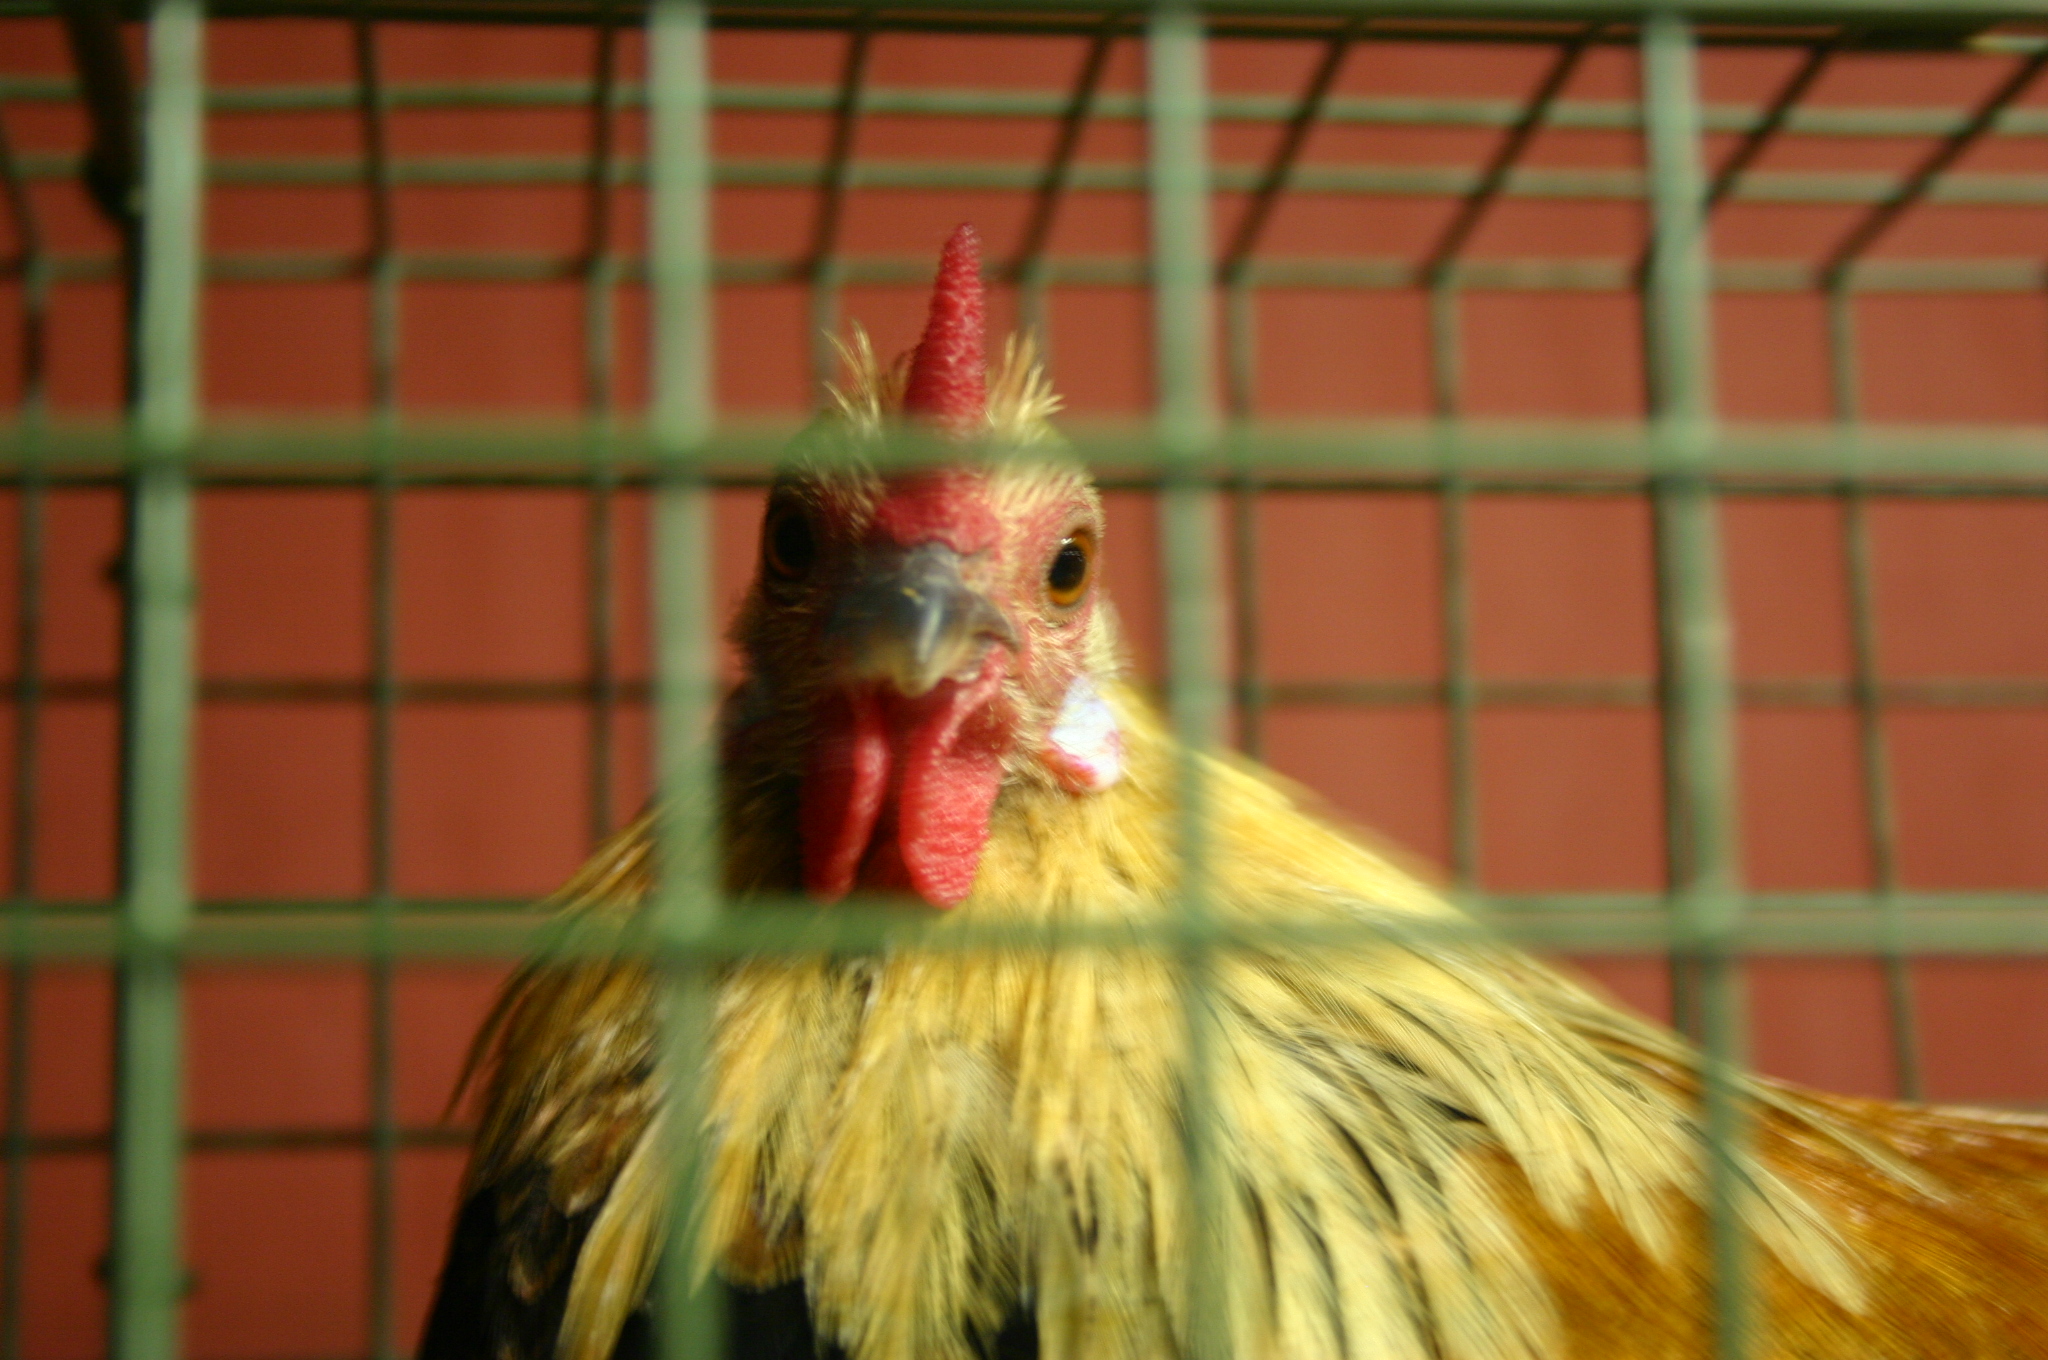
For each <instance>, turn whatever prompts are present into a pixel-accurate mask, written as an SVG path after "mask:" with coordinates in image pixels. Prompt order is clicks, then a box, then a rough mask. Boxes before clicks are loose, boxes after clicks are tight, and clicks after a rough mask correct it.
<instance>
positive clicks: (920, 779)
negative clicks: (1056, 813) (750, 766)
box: [800, 658, 1004, 907]
mask: <svg viewBox="0 0 2048 1360" xmlns="http://www.w3.org/2000/svg"><path fill="white" fill-rule="evenodd" d="M1002 675H1003V668H1002V665H1001V663H1000V662H999V661H997V660H996V659H994V658H991V659H990V662H989V665H988V667H987V669H986V670H985V671H984V672H983V673H982V675H981V676H980V677H979V678H977V679H975V680H973V681H971V682H969V683H967V684H964V685H963V684H959V683H957V682H954V681H946V682H943V683H941V684H940V685H939V687H938V688H937V689H935V690H933V691H932V692H931V693H930V694H927V695H923V696H921V697H919V698H916V699H906V698H903V697H901V696H900V695H896V694H884V693H881V692H879V691H877V690H875V689H872V688H869V687H866V686H862V687H860V688H859V689H856V690H854V691H852V692H851V693H849V694H846V695H842V696H840V697H838V698H836V699H835V700H833V701H832V704H831V707H829V708H828V709H827V710H826V711H825V712H824V713H823V714H821V721H820V727H819V732H818V735H817V737H816V738H815V740H814V743H813V746H812V748H811V763H810V768H809V769H808V770H806V771H805V774H804V783H803V791H802V796H801V800H800V808H801V820H802V833H803V854H804V885H805V887H806V888H808V889H809V890H810V892H811V894H812V895H813V896H815V897H818V898H821V899H823V900H825V901H833V900H835V899H837V898H840V897H843V896H845V895H846V894H847V893H848V892H849V891H851V890H852V888H853V887H854V886H855V885H856V884H858V885H859V886H861V887H866V888H873V889H877V890H880V891H904V890H908V891H911V892H915V893H916V894H917V895H918V896H920V897H922V898H924V900H925V901H927V902H929V903H931V904H932V905H933V906H935V907H951V906H955V905H957V904H958V903H959V902H960V901H961V899H963V898H964V897H966V896H967V894H968V892H969V891H970V890H971V889H972V888H973V887H974V875H975V872H976V870H977V869H979V868H980V866H981V851H982V847H983V846H984V845H985V844H986V843H987V841H988V819H989V813H990V811H991V810H992V809H993V808H994V807H995V800H996V791H997V789H998V787H999V786H1000V785H1001V783H1002V750H1003V742H1004V735H1003V731H1002V724H1001V722H1000V721H999V719H998V717H997V715H996V712H995V709H994V707H993V704H992V701H993V700H994V699H995V697H996V694H997V691H998V690H999V689H1000V687H1001V685H1002Z"/></svg>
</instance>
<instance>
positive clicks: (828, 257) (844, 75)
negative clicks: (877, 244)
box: [808, 11, 873, 400]
mask: <svg viewBox="0 0 2048 1360" xmlns="http://www.w3.org/2000/svg"><path fill="white" fill-rule="evenodd" d="M872 36H873V35H872V31H871V30H870V29H869V27H868V20H867V13H866V11H862V13H861V15H860V17H859V19H858V20H856V22H855V27H854V29H853V31H852V32H851V33H849V34H848V35H847V38H846V66H845V68H844V69H843V70H842V71H841V73H840V77H839V102H838V105H837V107H836V108H835V109H834V111H833V115H832V144H831V146H830V148H829V149H828V150H827V151H826V153H825V167H824V172H823V174H822V175H821V176H820V177H819V180H818V216H817V220H816V222H815V224H814V225H813V227H812V229H811V251H810V268H809V271H808V272H809V274H810V279H811V377H812V382H813V384H814V385H815V386H816V388H817V391H818V394H819V397H820V399H821V400H822V399H823V396H824V393H825V390H826V388H827V387H828V386H829V385H830V384H831V382H832V379H833V377H834V375H835V374H836V373H837V371H838V364H839V353H838V351H837V350H836V349H835V348H834V347H833V343H832V342H833V340H834V338H835V337H837V335H838V334H839V284H840V278H839V275H840V269H839V223H840V219H841V217H843V216H844V214H845V210H846V191H847V189H848V187H849V186H850V184H851V181H852V178H853V139H854V134H855V133H856V132H857V131H859V129H860V106H861V98H862V94H863V92H864V91H865V89H866V87H867V78H868V48H869V46H870V45H871V41H872Z"/></svg>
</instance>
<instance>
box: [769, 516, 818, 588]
mask: <svg viewBox="0 0 2048 1360" xmlns="http://www.w3.org/2000/svg"><path fill="white" fill-rule="evenodd" d="M813 552H814V548H813V545H812V543H811V522H810V520H808V519H806V518H805V517H804V513H803V511H801V510H785V511H784V512H782V513H781V514H779V515H777V516H776V517H775V523H774V524H772V525H770V526H769V529H768V557H769V565H770V566H772V567H773V568H774V569H775V570H776V571H777V572H779V573H781V574H782V575H784V576H801V575H803V574H804V573H805V572H807V571H809V570H810V568H811V555H812V553H813Z"/></svg>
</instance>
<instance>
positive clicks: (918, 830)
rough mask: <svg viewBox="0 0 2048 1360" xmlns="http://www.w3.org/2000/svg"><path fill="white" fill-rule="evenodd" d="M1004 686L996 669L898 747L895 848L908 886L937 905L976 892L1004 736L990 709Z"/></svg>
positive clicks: (949, 903)
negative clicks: (900, 768)
mask: <svg viewBox="0 0 2048 1360" xmlns="http://www.w3.org/2000/svg"><path fill="white" fill-rule="evenodd" d="M1001 681H1002V676H1001V673H1000V672H999V671H998V670H997V669H996V668H995V667H993V666H991V667H990V668H989V670H988V671H987V672H985V673H984V674H983V676H982V678H981V679H979V680H976V681H975V682H974V683H973V684H971V685H967V686H964V687H961V689H960V690H959V692H958V693H957V694H956V695H955V696H954V697H953V699H952V702H950V703H948V704H947V705H946V706H945V707H944V708H942V709H940V710H939V711H938V712H936V713H934V714H932V715H930V716H929V717H927V718H925V719H924V720H923V721H921V722H919V723H918V724H917V725H916V726H915V727H913V728H911V729H910V730H909V731H908V732H906V733H905V736H906V738H907V740H906V741H904V743H903V744H902V745H901V746H899V747H898V748H897V749H898V750H899V751H900V752H901V759H902V762H903V773H902V775H901V777H900V779H899V781H898V785H897V789H896V847H897V850H898V852H899V853H900V854H901V855H902V857H903V867H904V869H905V870H907V871H908V873H909V877H910V886H911V887H912V888H914V889H916V891H917V895H918V896H920V897H922V898H924V900H925V901H927V902H930V903H931V904H932V905H933V906H936V907H950V906H954V905H956V904H957V903H958V902H959V901H960V900H961V899H962V898H964V897H966V896H967V894H968V892H969V890H971V889H972V888H973V887H974V874H975V871H976V870H977V869H979V868H980V867H981V849H982V846H984V845H985V844H987V843H988V818H989V813H990V811H991V810H992V809H993V808H994V807H995V802H996V789H997V787H998V786H999V785H1000V784H1001V783H1002V777H1003V756H1002V745H1001V742H1002V734H1001V732H1000V731H999V730H998V727H997V723H996V722H995V715H994V714H993V713H992V712H991V711H990V709H989V703H988V701H989V700H990V699H992V698H994V697H995V688H996V686H997V685H999V684H1000V683H1001Z"/></svg>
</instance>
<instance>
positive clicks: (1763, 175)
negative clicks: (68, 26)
mask: <svg viewBox="0 0 2048 1360" xmlns="http://www.w3.org/2000/svg"><path fill="white" fill-rule="evenodd" d="M18 160H19V162H20V167H21V174H22V176H23V178H25V179H29V180H65V181H69V180H73V179H75V178H76V177H77V176H78V175H79V173H80V172H81V170H82V168H83V165H84V161H83V159H82V157H80V156H77V155H74V154H69V153H64V152H29V153H24V154H22V155H21V156H19V157H18ZM208 169H209V175H208V182H209V183H210V184H212V185H213V186H215V187H216V188H221V187H238V188H320V187H335V188H350V189H353V188H356V187H359V186H360V185H361V183H362V179H363V167H362V162H361V160H360V158H358V157H355V156H299V157H290V158H284V157H257V156H241V157H228V156H222V157H218V158H215V159H214V160H213V161H212V162H210V164H209V167H208ZM1068 173H1069V180H1068V188H1069V189H1070V190H1072V191H1073V192H1076V193H1087V192H1096V193H1138V192H1141V191H1142V190H1143V189H1144V187H1145V168H1144V166H1143V165H1141V164H1138V163H1136V162H1131V163H1123V162H1104V161H1094V162H1079V163H1077V164H1075V165H1074V166H1073V167H1072V168H1071V170H1070V171H1069V172H1068ZM1264 173H1265V168H1264V167H1263V166H1261V165H1257V164H1250V163H1240V164H1218V165H1216V166H1215V167H1214V173H1213V176H1212V187H1213V188H1214V189H1215V190H1217V191H1219V192H1226V193H1230V192H1235V193H1249V192H1252V191H1254V190H1256V189H1257V188H1258V187H1259V185H1260V182H1261V180H1262V177H1263V175H1264ZM1044 174H1045V170H1044V167H1043V166H1042V165H1040V164H1039V163H1037V162H1036V161H1008V162H1005V161H991V160H972V161H964V160H876V159H870V160H857V161H852V162H850V163H848V164H847V166H846V167H845V184H846V187H847V188H848V189H871V190H875V189H900V190H934V189H942V190H990V191H1005V190H1008V191H1015V192H1020V193H1023V192H1032V191H1034V190H1036V189H1037V188H1038V186H1039V183H1040V182H1041V180H1043V178H1044ZM618 175H619V182H620V183H622V184H638V183H643V182H644V180H645V166H644V165H643V164H642V163H641V162H640V161H638V160H637V159H630V158H626V157H621V158H620V159H619V161H618ZM1482 175H1483V171H1481V170H1480V169H1478V168H1476V167H1471V166H1461V165H1358V164H1343V165H1339V164H1331V163H1327V162H1310V163H1307V164H1303V165H1300V166H1298V167H1296V169H1295V171H1294V173H1293V175H1292V176H1291V177H1290V180H1289V189H1290V190H1291V191H1292V192H1295V193H1307V194H1371V195H1375V196H1380V197H1406V198H1444V197H1462V196H1464V195H1467V194H1469V193H1471V192H1472V191H1473V190H1474V189H1475V188H1477V187H1478V186H1479V185H1480V183H1481V179H1482ZM390 176H391V182H392V184H393V185H395V186H398V187H400V188H403V187H406V186H426V185H433V186H443V187H447V186H456V187H485V186H488V187H501V188H502V187H549V186H561V187H574V188H579V189H580V188H581V187H583V185H584V184H585V181H586V180H587V179H588V176H589V163H588V161H587V160H586V159H585V158H583V157H580V156H412V157H405V158H396V157H394V158H393V159H392V160H391V161H390ZM818 178H819V168H818V163H817V162H816V161H814V160H812V159H809V158H806V157H782V158H771V157H759V158H748V159H733V160H723V161H719V162H717V163H715V164H714V165H713V167H712V179H713V182H714V183H715V184H717V185H718V186H720V187H724V188H754V189H777V188H780V189H803V188H811V187H814V186H815V185H816V184H817V182H818ZM1906 182H1907V181H1906V177H1904V176H1902V175H1897V174H1891V173H1887V172H1883V171H1792V170H1754V171H1751V172H1750V173H1748V174H1746V175H1744V176H1743V177H1742V180H1741V182H1740V183H1739V184H1737V185H1736V186H1735V187H1734V188H1733V189H1732V190H1731V191H1730V194H1729V198H1730V200H1731V201H1734V202H1743V203H1777V204H1788V203H1799V204H1882V203H1886V202H1889V201H1891V200H1893V199H1895V198H1897V197H1898V195H1899V193H1900V192H1901V190H1902V188H1903V186H1904V185H1905V184H1906ZM1646 183H1647V181H1646V180H1645V178H1644V175H1643V173H1642V172H1641V171H1640V170H1636V169H1631V168H1626V167H1612V168H1597V167H1578V166H1570V167H1556V166H1551V167H1545V166H1525V167H1522V168H1519V169H1516V170H1514V171H1512V172H1510V173H1509V174H1508V175H1507V176H1506V177H1505V179H1504V181H1503V182H1502V184H1501V185H1500V186H1499V189H1498V192H1499V193H1500V194H1501V195H1503V196H1505V197H1510V198H1532V199H1563V200H1572V201H1604V202H1630V203H1637V202H1640V201H1641V200H1642V197H1643V194H1644V192H1645V185H1646ZM1921 198H1922V200H1923V201H1925V202H1927V203H1929V204H1934V205H1943V204H1947V205H1969V206H2007V207H2038V206H2040V205H2042V204H2048V175H2042V174H2034V173H2023V172H2009V173H1991V172H1982V171H1976V172H1962V173H1952V174H1945V175H1943V176H1941V177H1940V178H1939V179H1938V180H1937V181H1935V182H1934V183H1933V184H1932V185H1930V186H1929V187H1928V188H1927V190H1926V192H1925V193H1924V194H1922V195H1921Z"/></svg>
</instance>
